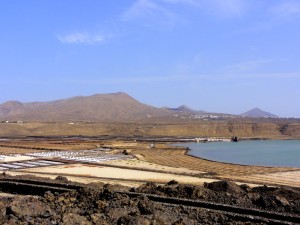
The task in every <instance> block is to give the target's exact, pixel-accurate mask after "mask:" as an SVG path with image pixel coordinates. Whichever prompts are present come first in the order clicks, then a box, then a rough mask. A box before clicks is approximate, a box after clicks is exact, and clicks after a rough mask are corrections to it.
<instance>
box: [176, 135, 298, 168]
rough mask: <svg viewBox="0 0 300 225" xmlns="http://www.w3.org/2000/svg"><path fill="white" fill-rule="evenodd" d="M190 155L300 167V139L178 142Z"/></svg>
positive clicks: (263, 164)
mask: <svg viewBox="0 0 300 225" xmlns="http://www.w3.org/2000/svg"><path fill="white" fill-rule="evenodd" d="M176 145H177V146H178V145H179V146H185V147H188V148H190V149H191V150H190V151H188V154H189V155H192V156H196V157H200V158H204V159H208V160H213V161H219V162H227V163H235V164H243V165H260V166H284V167H298V168H300V140H258V141H256V140H255V141H252V140H251V141H240V142H207V143H195V142H193V143H184V144H176Z"/></svg>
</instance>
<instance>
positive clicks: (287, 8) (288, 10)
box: [270, 1, 300, 18]
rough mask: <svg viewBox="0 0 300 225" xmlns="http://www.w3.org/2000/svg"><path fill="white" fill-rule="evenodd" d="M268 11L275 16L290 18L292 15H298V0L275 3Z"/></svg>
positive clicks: (299, 13)
mask: <svg viewBox="0 0 300 225" xmlns="http://www.w3.org/2000/svg"><path fill="white" fill-rule="evenodd" d="M270 12H271V13H273V14H274V15H275V16H277V17H284V18H290V17H293V16H300V2H299V1H285V2H283V3H281V4H278V5H275V6H273V7H272V8H271V9H270Z"/></svg>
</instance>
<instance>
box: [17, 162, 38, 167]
mask: <svg viewBox="0 0 300 225" xmlns="http://www.w3.org/2000/svg"><path fill="white" fill-rule="evenodd" d="M12 165H16V166H25V167H36V165H31V164H28V163H12Z"/></svg>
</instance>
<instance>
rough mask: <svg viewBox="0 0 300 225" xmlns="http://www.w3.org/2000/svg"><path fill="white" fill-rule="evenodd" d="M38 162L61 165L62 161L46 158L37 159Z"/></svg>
mask: <svg viewBox="0 0 300 225" xmlns="http://www.w3.org/2000/svg"><path fill="white" fill-rule="evenodd" d="M39 162H42V163H47V164H54V165H63V164H64V163H62V162H55V161H46V160H39Z"/></svg>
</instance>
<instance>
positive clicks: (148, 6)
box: [122, 0, 247, 25]
mask: <svg viewBox="0 0 300 225" xmlns="http://www.w3.org/2000/svg"><path fill="white" fill-rule="evenodd" d="M246 5H247V4H246V0H209V1H206V0H136V1H135V2H134V3H133V5H131V7H129V8H128V9H127V10H126V11H125V12H124V14H123V15H122V19H123V20H124V21H130V20H134V19H144V20H152V22H153V21H154V22H155V21H158V22H159V23H161V24H168V25H176V24H178V23H180V21H181V20H183V21H184V20H185V19H186V17H188V15H186V16H183V15H182V13H181V12H182V11H181V10H182V9H183V8H182V7H195V9H198V10H199V11H207V12H209V13H211V14H213V15H215V16H222V17H223V16H236V15H242V14H243V13H244V12H245V9H246V8H247V7H246Z"/></svg>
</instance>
